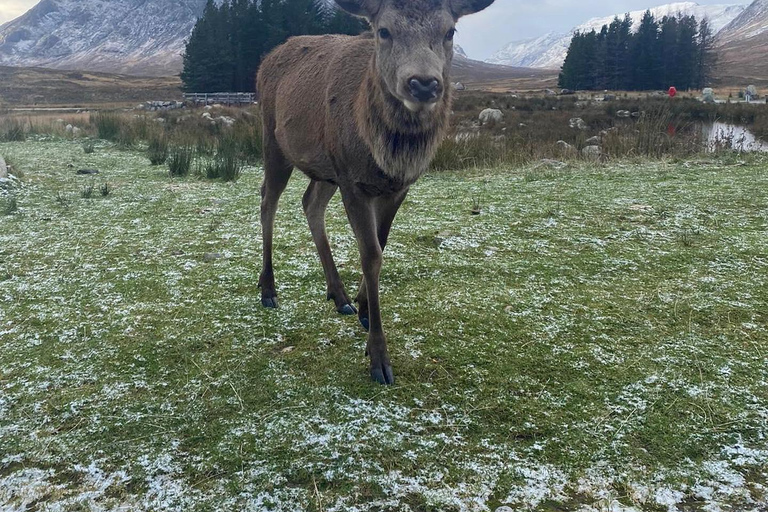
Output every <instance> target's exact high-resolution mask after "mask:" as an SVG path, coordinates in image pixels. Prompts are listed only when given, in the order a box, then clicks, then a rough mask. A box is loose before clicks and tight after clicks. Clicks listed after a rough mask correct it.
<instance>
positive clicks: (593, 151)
mask: <svg viewBox="0 0 768 512" xmlns="http://www.w3.org/2000/svg"><path fill="white" fill-rule="evenodd" d="M602 153H603V150H602V149H600V146H586V147H585V148H584V149H582V150H581V154H582V155H583V156H585V157H587V158H600V155H601V154H602Z"/></svg>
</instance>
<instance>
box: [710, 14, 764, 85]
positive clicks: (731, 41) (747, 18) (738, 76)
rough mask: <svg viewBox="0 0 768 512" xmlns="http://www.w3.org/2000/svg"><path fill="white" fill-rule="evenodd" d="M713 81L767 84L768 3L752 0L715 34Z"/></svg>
mask: <svg viewBox="0 0 768 512" xmlns="http://www.w3.org/2000/svg"><path fill="white" fill-rule="evenodd" d="M716 44H717V46H718V54H719V63H718V68H717V79H718V81H719V82H722V83H733V84H735V83H739V84H741V85H747V84H758V85H765V84H768V60H766V59H765V55H766V53H768V0H756V1H755V2H753V3H752V4H751V5H750V6H749V7H748V8H747V9H746V10H745V11H744V12H743V13H742V14H741V15H739V16H738V17H737V18H736V19H734V20H733V21H732V22H731V23H729V24H728V25H727V26H726V27H725V28H723V30H722V31H721V32H720V33H719V34H718V36H717V39H716Z"/></svg>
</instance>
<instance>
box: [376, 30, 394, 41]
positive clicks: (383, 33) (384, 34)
mask: <svg viewBox="0 0 768 512" xmlns="http://www.w3.org/2000/svg"><path fill="white" fill-rule="evenodd" d="M379 37H380V38H381V39H392V34H391V33H390V32H389V30H387V29H385V28H380V29H379Z"/></svg>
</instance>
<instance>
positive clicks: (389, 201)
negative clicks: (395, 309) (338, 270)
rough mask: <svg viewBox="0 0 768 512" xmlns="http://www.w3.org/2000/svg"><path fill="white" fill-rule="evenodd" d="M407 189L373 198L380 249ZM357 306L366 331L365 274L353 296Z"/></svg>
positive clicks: (366, 291) (383, 244) (384, 246)
mask: <svg viewBox="0 0 768 512" xmlns="http://www.w3.org/2000/svg"><path fill="white" fill-rule="evenodd" d="M408 190H409V189H407V188H406V189H405V190H401V191H400V192H397V193H395V194H392V195H390V196H381V197H377V198H375V199H374V200H373V208H374V212H375V217H376V234H377V236H378V238H379V245H380V246H381V251H382V252H384V249H385V248H386V247H387V240H389V232H390V230H391V229H392V222H394V220H395V216H396V215H397V211H398V210H399V209H400V206H401V205H402V204H403V201H404V200H405V197H406V196H407V195H408ZM355 302H357V304H358V306H359V308H358V313H357V315H358V319H359V320H360V324H361V325H362V326H363V328H364V329H365V330H366V331H367V330H369V328H370V319H369V315H368V290H367V289H366V286H365V276H363V279H362V280H361V281H360V290H359V291H358V293H357V297H355Z"/></svg>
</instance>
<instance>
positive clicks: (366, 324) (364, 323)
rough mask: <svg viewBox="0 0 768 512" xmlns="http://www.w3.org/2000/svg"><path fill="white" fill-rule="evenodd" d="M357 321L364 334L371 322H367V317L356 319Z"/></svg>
mask: <svg viewBox="0 0 768 512" xmlns="http://www.w3.org/2000/svg"><path fill="white" fill-rule="evenodd" d="M358 320H360V325H362V326H363V329H365V330H366V332H367V331H368V330H369V329H370V328H371V322H370V320H368V317H367V316H361V317H358Z"/></svg>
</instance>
